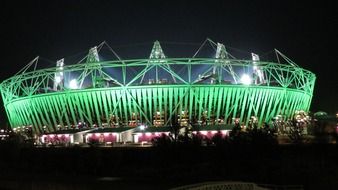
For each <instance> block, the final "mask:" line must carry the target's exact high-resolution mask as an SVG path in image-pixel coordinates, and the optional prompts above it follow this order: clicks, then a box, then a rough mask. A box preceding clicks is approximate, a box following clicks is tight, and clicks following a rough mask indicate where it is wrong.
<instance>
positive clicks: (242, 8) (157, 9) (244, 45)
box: [0, 0, 338, 123]
mask: <svg viewBox="0 0 338 190" xmlns="http://www.w3.org/2000/svg"><path fill="white" fill-rule="evenodd" d="M10 2H11V3H9V2H2V3H1V7H0V14H1V16H0V23H1V29H0V33H1V35H0V38H1V46H2V52H1V61H2V68H3V69H0V80H1V81H2V80H3V79H6V78H8V77H10V76H11V75H13V74H14V73H16V72H17V71H18V70H19V69H20V68H22V67H23V66H24V65H26V64H27V63H28V62H29V61H30V60H32V59H33V58H34V57H35V56H37V55H40V56H42V57H45V58H49V59H50V60H56V59H58V58H62V57H64V56H69V55H73V54H76V53H78V52H82V51H87V49H88V48H89V47H92V46H94V45H97V44H99V43H100V42H102V41H103V40H106V41H107V42H108V43H109V44H110V45H112V46H114V45H121V44H133V43H142V42H152V41H154V40H159V41H169V42H170V41H173V42H194V43H199V42H202V41H203V40H204V39H206V37H209V38H211V39H212V40H214V41H220V42H223V43H224V44H225V45H226V46H230V47H236V48H238V49H241V50H245V51H248V52H256V53H258V54H260V53H264V52H268V51H271V50H273V49H274V48H277V49H279V50H280V51H282V52H283V53H284V54H286V55H287V56H288V57H289V58H291V59H292V60H293V61H295V62H296V63H297V64H298V65H300V66H301V67H304V68H306V69H309V70H311V71H313V72H314V73H316V75H317V82H316V86H315V93H314V99H313V104H312V107H311V110H313V111H318V110H324V111H327V112H331V113H334V112H336V111H338V66H337V65H338V63H337V60H338V59H337V53H336V49H337V48H336V46H337V43H336V42H337V34H338V33H337V32H338V31H337V28H338V22H337V14H336V13H337V10H338V6H337V5H336V4H335V3H334V1H328V2H324V1H321V2H320V3H316V4H312V3H308V2H307V3H305V2H306V1H279V2H276V1H274V2H270V1H266V2H265V1H258V2H254V1H246V2H237V1H234V2H233V3H232V2H230V1H205V2H204V3H201V2H200V3H199V2H197V1H164V2H161V1H146V3H145V2H143V1H142V3H141V1H135V2H136V3H132V2H126V1H121V2H117V1H97V0H96V1H94V0H93V1H53V3H51V1H48V3H46V2H44V1H41V2H40V1H30V2H23V1H10ZM329 2H330V3H329ZM144 51H146V52H149V51H150V50H149V49H146V50H144ZM131 53H133V52H131ZM147 54H148V53H147ZM2 109H3V108H2ZM1 115H2V116H1V118H0V119H1V123H4V116H3V114H1Z"/></svg>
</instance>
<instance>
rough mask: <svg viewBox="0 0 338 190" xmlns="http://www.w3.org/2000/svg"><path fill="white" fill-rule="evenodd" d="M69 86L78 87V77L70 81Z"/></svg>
mask: <svg viewBox="0 0 338 190" xmlns="http://www.w3.org/2000/svg"><path fill="white" fill-rule="evenodd" d="M69 88H70V89H78V85H77V81H76V79H72V80H71V81H70V82H69Z"/></svg>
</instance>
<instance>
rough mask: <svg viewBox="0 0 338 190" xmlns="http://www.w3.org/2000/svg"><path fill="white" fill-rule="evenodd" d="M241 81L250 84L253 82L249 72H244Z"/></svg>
mask: <svg viewBox="0 0 338 190" xmlns="http://www.w3.org/2000/svg"><path fill="white" fill-rule="evenodd" d="M241 83H243V84H245V85H250V84H251V83H252V80H251V77H250V76H249V75H247V74H243V75H242V77H241Z"/></svg>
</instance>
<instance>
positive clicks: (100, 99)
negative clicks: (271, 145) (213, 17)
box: [5, 84, 312, 133]
mask: <svg viewBox="0 0 338 190" xmlns="http://www.w3.org/2000/svg"><path fill="white" fill-rule="evenodd" d="M311 98H312V95H311V94H307V93H306V92H304V91H301V90H295V89H289V88H282V87H267V86H254V85H251V86H250V85H248V86H245V85H224V84H214V85H213V84H198V85H189V84H187V85H170V84H167V85H142V86H126V87H111V88H96V89H78V90H68V91H60V92H52V93H47V94H36V95H31V96H29V97H23V98H17V99H14V100H12V101H10V102H8V103H7V104H6V105H5V107H6V109H7V113H8V118H9V121H10V124H11V126H12V127H14V128H16V127H22V126H32V128H33V131H34V132H35V133H42V131H43V130H44V129H46V128H47V130H48V131H49V132H52V131H55V130H56V129H57V128H58V127H59V128H60V127H61V128H70V127H73V126H76V125H86V126H87V127H93V126H139V125H147V126H169V125H171V124H173V123H178V124H180V125H182V126H184V125H189V124H200V125H217V124H231V123H234V122H240V123H244V124H248V123H249V122H250V121H251V122H252V120H257V121H256V122H257V123H258V124H262V123H263V122H269V121H270V120H271V119H272V118H273V117H275V116H276V115H283V116H284V117H285V118H291V117H292V116H293V114H294V113H295V111H297V110H304V111H308V110H309V106H310V102H311Z"/></svg>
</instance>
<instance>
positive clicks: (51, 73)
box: [0, 39, 316, 135]
mask: <svg viewBox="0 0 338 190" xmlns="http://www.w3.org/2000/svg"><path fill="white" fill-rule="evenodd" d="M206 44H208V45H209V46H210V47H212V51H213V52H212V53H210V54H209V56H200V54H199V53H200V52H202V49H203V48H204V47H205V46H206ZM103 47H106V49H109V50H110V52H111V53H112V54H113V55H114V56H115V59H111V60H107V59H104V60H102V59H101V57H100V50H101V49H102V48H103ZM165 50H166V48H165V46H163V49H162V47H161V45H160V42H159V41H155V42H154V43H153V47H152V49H149V51H148V52H149V54H150V55H149V57H146V58H144V59H121V58H120V57H119V55H118V54H117V53H116V52H115V51H114V50H113V49H112V48H111V47H110V46H109V45H108V44H107V43H106V42H103V43H101V44H99V45H98V46H95V47H93V48H91V49H90V50H89V53H88V54H87V55H86V56H85V57H84V58H83V59H82V60H80V61H79V62H78V63H69V64H68V62H67V60H66V59H60V60H58V61H57V62H56V63H55V64H56V67H55V66H53V67H49V68H39V67H38V61H39V58H38V57H37V58H35V59H34V60H33V61H31V62H30V63H29V64H28V65H27V66H25V67H24V68H23V69H22V70H20V71H19V72H18V73H17V74H15V75H14V76H12V77H10V78H8V79H6V80H4V81H3V82H2V83H1V85H0V88H1V95H2V99H3V102H4V107H5V110H6V113H7V116H8V120H9V122H10V125H11V128H12V129H13V130H20V129H21V130H24V129H25V128H27V127H29V128H31V129H32V131H33V133H34V134H37V135H40V134H44V133H56V132H57V131H62V130H69V129H72V128H73V129H76V130H80V129H94V128H111V131H108V132H111V133H113V131H114V130H118V131H119V132H121V129H118V128H137V127H139V126H147V127H149V128H155V127H156V128H158V129H160V128H161V127H165V128H166V127H169V126H172V125H173V124H174V123H176V124H179V125H180V126H188V125H194V126H199V127H200V128H203V127H204V126H205V127H208V126H214V127H215V126H229V125H231V124H234V123H240V124H243V125H249V124H250V123H252V122H256V123H257V124H258V126H260V125H262V124H263V123H264V122H270V121H271V119H272V118H274V117H276V115H282V116H283V117H285V118H291V117H293V114H294V113H295V111H297V110H304V111H308V110H309V108H310V103H311V99H312V96H313V89H314V84H315V79H316V77H315V74H313V73H312V72H310V71H308V70H306V69H303V68H301V67H299V66H298V65H297V64H296V63H294V62H293V61H292V60H290V59H289V58H288V57H286V56H285V55H284V54H282V53H281V52H280V51H278V50H275V51H274V53H275V57H276V59H277V61H275V62H272V61H262V60H260V57H259V55H257V54H254V53H251V55H250V54H249V55H250V59H237V58H235V57H234V56H233V55H232V54H230V53H229V52H228V49H227V48H226V47H225V46H224V45H223V44H221V43H215V42H213V41H211V40H210V39H207V40H206V41H204V43H202V44H201V46H200V47H199V48H198V49H197V51H196V52H195V53H194V55H192V56H190V57H180V58H174V57H173V58H171V57H168V56H167V55H166V51H165ZM66 63H67V64H66ZM105 130H107V129H105Z"/></svg>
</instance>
